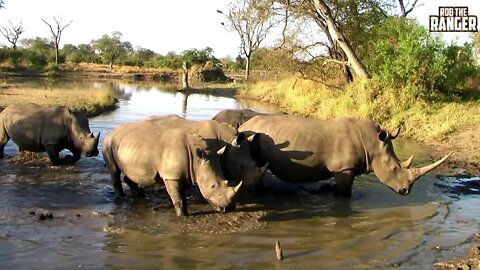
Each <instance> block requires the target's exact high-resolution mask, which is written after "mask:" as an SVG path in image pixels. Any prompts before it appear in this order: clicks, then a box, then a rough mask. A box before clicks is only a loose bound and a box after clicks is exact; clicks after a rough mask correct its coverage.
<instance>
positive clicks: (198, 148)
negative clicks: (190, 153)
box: [195, 145, 205, 159]
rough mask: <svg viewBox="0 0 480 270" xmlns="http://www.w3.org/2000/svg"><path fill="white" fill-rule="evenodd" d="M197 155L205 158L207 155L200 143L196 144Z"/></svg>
mask: <svg viewBox="0 0 480 270" xmlns="http://www.w3.org/2000/svg"><path fill="white" fill-rule="evenodd" d="M195 155H197V157H198V158H201V159H203V157H204V156H205V152H204V151H203V150H202V148H201V147H200V146H198V145H196V146H195Z"/></svg>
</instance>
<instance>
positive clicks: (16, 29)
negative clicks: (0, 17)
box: [0, 3, 25, 51]
mask: <svg viewBox="0 0 480 270" xmlns="http://www.w3.org/2000/svg"><path fill="white" fill-rule="evenodd" d="M0 4H1V3H0ZM8 22H9V23H10V27H5V26H0V33H1V34H2V35H3V36H4V37H5V38H6V39H7V41H8V42H10V44H12V48H13V50H14V51H15V50H16V49H17V42H18V39H19V38H20V35H21V34H22V33H23V32H25V29H24V28H23V25H22V22H20V23H19V24H18V25H14V24H13V23H12V22H11V21H10V20H9V21H8Z"/></svg>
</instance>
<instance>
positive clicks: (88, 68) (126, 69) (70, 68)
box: [60, 63, 180, 74]
mask: <svg viewBox="0 0 480 270" xmlns="http://www.w3.org/2000/svg"><path fill="white" fill-rule="evenodd" d="M60 69H61V70H63V71H67V72H84V73H119V74H135V73H143V74H156V73H178V72H180V70H175V69H166V68H161V69H160V68H146V67H137V66H120V65H114V66H113V70H112V69H110V65H104V64H91V63H90V64H87V63H78V64H73V63H67V64H62V65H60Z"/></svg>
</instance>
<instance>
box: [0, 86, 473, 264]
mask: <svg viewBox="0 0 480 270" xmlns="http://www.w3.org/2000/svg"><path fill="white" fill-rule="evenodd" d="M119 89H120V90H122V92H123V93H124V95H123V99H122V100H121V101H120V107H119V109H118V110H116V111H114V112H111V113H108V114H105V115H101V116H98V117H95V118H93V119H91V127H92V130H93V131H94V132H97V131H101V132H102V134H103V135H105V134H107V133H108V132H109V131H110V130H111V129H112V128H114V127H116V126H117V125H119V124H120V123H123V122H129V121H135V120H139V119H143V118H145V117H146V116H148V115H152V114H159V115H160V114H166V113H177V114H180V115H184V116H186V117H188V118H190V119H206V118H210V117H211V116H213V115H214V114H215V113H216V112H217V111H218V110H220V109H223V108H239V107H244V106H246V105H244V104H242V103H241V102H238V101H236V100H234V99H231V98H225V97H214V96H208V95H190V96H188V98H187V99H186V102H185V96H184V95H183V94H182V93H172V92H168V91H163V90H161V89H157V88H155V87H153V88H152V87H149V88H147V87H146V86H142V85H133V84H121V85H119ZM248 106H254V108H255V109H258V110H264V111H270V110H272V109H271V108H262V107H256V105H248ZM395 148H396V151H397V153H398V155H399V156H400V157H401V158H406V157H408V155H409V154H412V153H413V154H415V155H416V157H417V160H416V162H417V165H418V164H421V163H424V162H428V161H426V160H427V159H428V158H429V153H428V149H425V148H422V147H421V146H419V145H416V144H413V143H412V142H406V141H400V142H398V143H397V144H396V145H395ZM443 174H445V175H444V176H435V175H429V176H427V177H424V178H422V180H421V181H418V182H417V183H416V184H415V187H414V188H413V191H412V193H411V194H409V195H408V196H400V195H397V194H395V193H394V192H393V191H391V190H390V189H388V188H387V187H385V186H383V185H382V184H380V183H379V182H378V180H376V178H375V177H374V176H372V175H366V176H362V177H358V178H357V179H356V182H355V185H354V190H353V195H352V198H350V199H341V198H336V197H334V196H333V195H332V194H328V193H327V194H318V193H316V192H314V191H315V190H316V189H317V187H318V185H317V184H310V185H304V186H298V185H288V184H285V183H282V182H281V181H279V180H278V179H275V178H274V177H271V176H270V177H268V178H267V181H266V182H267V184H268V186H269V187H270V189H269V191H266V192H264V193H261V194H252V195H245V194H244V195H243V196H242V197H241V198H240V199H239V204H238V207H237V209H236V211H234V212H231V213H226V214H218V213H214V212H212V210H211V208H210V207H209V206H208V205H206V204H205V203H204V202H203V201H202V200H201V198H199V196H198V194H197V193H196V192H195V190H191V192H190V196H189V198H188V199H189V201H188V202H189V211H190V212H192V213H193V214H192V215H191V216H189V217H187V218H178V217H176V216H175V212H174V210H173V208H172V205H171V203H170V202H169V199H168V196H167V194H166V192H165V190H164V189H163V188H162V187H158V188H156V189H152V190H149V191H148V198H146V199H134V198H132V197H127V198H126V199H125V200H123V201H122V202H115V201H113V192H112V188H111V185H110V182H109V176H108V174H107V172H106V170H105V168H104V167H103V162H102V157H101V156H99V157H97V158H82V159H81V160H80V161H79V162H78V163H77V164H76V165H75V166H67V167H55V166H50V165H49V162H48V160H47V159H46V158H45V157H42V156H40V157H36V158H31V157H19V156H18V154H17V148H16V146H15V145H14V144H12V143H9V144H8V145H7V148H6V158H4V159H3V160H0V186H1V188H0V265H1V266H2V267H1V268H3V269H72V268H85V269H104V268H106V269H224V268H229V269H240V268H242V269H244V268H246V269H389V268H395V269H397V268H400V269H429V268H433V266H432V264H433V263H434V262H436V261H439V260H448V259H452V258H455V257H458V256H462V255H463V254H464V252H465V250H466V249H467V248H468V247H469V243H470V241H472V239H471V238H470V237H471V235H472V234H473V233H476V232H478V231H479V230H480V226H479V216H480V215H479V214H480V208H479V207H478V205H479V203H480V196H479V194H480V192H479V190H478V189H479V184H478V183H479V182H480V178H471V179H461V178H455V177H451V176H448V174H449V172H445V173H443ZM126 191H127V192H128V188H126ZM47 213H52V215H53V218H51V219H48V218H47V219H45V220H39V219H40V216H41V214H47ZM277 240H279V241H280V243H281V245H282V248H283V253H284V256H285V259H284V260H283V261H276V259H275V252H274V244H275V241H277Z"/></svg>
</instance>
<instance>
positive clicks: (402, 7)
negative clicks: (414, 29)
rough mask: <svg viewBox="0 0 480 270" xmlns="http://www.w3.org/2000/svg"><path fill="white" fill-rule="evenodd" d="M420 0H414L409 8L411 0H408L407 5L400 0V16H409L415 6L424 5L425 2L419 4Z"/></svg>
mask: <svg viewBox="0 0 480 270" xmlns="http://www.w3.org/2000/svg"><path fill="white" fill-rule="evenodd" d="M418 1H419V0H414V1H413V3H412V5H411V6H410V7H409V8H408V5H409V4H410V1H407V4H406V5H405V4H404V2H403V0H398V5H399V8H400V16H402V17H407V15H408V14H409V13H410V12H412V11H413V9H414V8H416V7H420V6H423V4H418Z"/></svg>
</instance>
